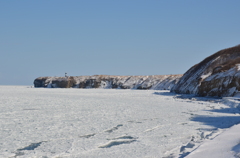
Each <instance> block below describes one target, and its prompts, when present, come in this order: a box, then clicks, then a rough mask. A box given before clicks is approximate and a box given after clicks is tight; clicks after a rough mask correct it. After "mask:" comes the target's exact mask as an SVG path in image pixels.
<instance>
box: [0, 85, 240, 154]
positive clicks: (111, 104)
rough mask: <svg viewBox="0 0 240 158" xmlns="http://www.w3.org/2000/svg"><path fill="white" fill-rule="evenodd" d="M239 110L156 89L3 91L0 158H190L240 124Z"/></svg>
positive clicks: (226, 102)
mask: <svg viewBox="0 0 240 158" xmlns="http://www.w3.org/2000/svg"><path fill="white" fill-rule="evenodd" d="M238 105H239V103H238V102H237V101H234V100H231V99H228V98H225V99H219V98H203V97H194V96H192V95H177V94H173V93H170V92H169V91H160V90H121V89H74V88H69V89H60V88H32V87H31V86H0V157H1V158H34V157H36V158H123V157H125V158H174V157H176V158H183V157H188V156H189V157H191V155H193V156H192V157H194V154H195V152H197V151H203V152H204V153H207V152H205V149H204V147H206V148H207V149H209V148H210V147H211V146H210V147H209V145H211V144H212V145H213V146H214V143H209V142H214V140H217V138H221V137H220V136H221V135H224V133H225V135H226V133H227V131H228V130H229V128H230V127H231V126H233V125H235V124H238V123H240V117H239V116H240V115H239V112H240V111H239V108H238ZM236 127H237V126H236ZM235 131H236V130H235ZM235 133H236V132H235ZM235 135H236V134H235ZM226 137H228V138H229V137H232V138H233V139H234V143H239V142H240V138H239V136H238V138H237V137H235V136H234V134H232V135H230V136H229V135H227V136H225V138H226ZM232 142H233V141H232ZM217 144H219V143H217ZM215 145H216V143H215ZM235 145H236V146H237V145H238V144H235ZM238 146H239V145H238ZM229 149H231V148H227V150H229ZM235 151H236V150H235ZM217 152H219V151H217ZM210 154H211V153H210ZM231 154H232V155H233V157H234V156H236V153H231ZM234 154H235V155H234ZM209 157H211V156H209ZM212 158H214V157H212Z"/></svg>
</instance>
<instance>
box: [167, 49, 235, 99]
mask: <svg viewBox="0 0 240 158" xmlns="http://www.w3.org/2000/svg"><path fill="white" fill-rule="evenodd" d="M171 91H172V92H175V93H185V94H197V95H200V96H217V97H230V96H235V95H238V93H239V91H240V45H237V46H235V47H231V48H227V49H223V50H220V51H218V52H217V53H215V54H213V55H211V56H209V57H207V58H206V59H204V60H203V61H201V62H200V63H198V64H196V65H194V66H193V67H191V68H190V69H189V70H188V71H187V72H186V73H185V74H184V75H183V77H182V78H181V79H180V80H179V82H178V83H177V84H176V85H174V86H173V87H172V89H171Z"/></svg>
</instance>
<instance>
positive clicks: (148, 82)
mask: <svg viewBox="0 0 240 158" xmlns="http://www.w3.org/2000/svg"><path fill="white" fill-rule="evenodd" d="M181 76H182V75H153V76H110V75H94V76H69V77H67V76H66V77H39V78H36V79H35V80H34V86H35V87H48V88H114V89H115V88H118V89H158V90H170V89H171V88H172V87H173V86H174V85H175V84H176V83H177V82H178V81H179V79H180V77H181Z"/></svg>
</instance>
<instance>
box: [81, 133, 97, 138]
mask: <svg viewBox="0 0 240 158" xmlns="http://www.w3.org/2000/svg"><path fill="white" fill-rule="evenodd" d="M95 135H96V134H95V133H93V134H87V135H83V136H79V137H80V138H90V137H93V136H95Z"/></svg>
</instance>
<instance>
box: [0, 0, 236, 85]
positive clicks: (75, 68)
mask: <svg viewBox="0 0 240 158" xmlns="http://www.w3.org/2000/svg"><path fill="white" fill-rule="evenodd" d="M239 6H240V1H239V0H229V1H226V0H211V1H209V0H196V1H193V0H184V1H179V0H169V1H167V0H166V1H164V0H121V1H120V0H119V1H116V0H115V1H114V0H101V1H100V0H41V1H32V0H21V1H19V0H11V1H9V0H8V1H4V0H0V55H1V57H0V85H33V81H34V79H35V78H37V77H43V76H64V74H65V72H67V73H68V75H69V76H83V75H100V74H101V75H121V76H122V75H167V74H183V73H185V72H186V71H187V70H188V69H189V68H190V67H191V66H193V65H195V64H197V63H199V62H200V61H202V60H203V59H204V58H206V57H208V56H209V55H211V54H213V53H215V52H217V51H219V50H221V49H224V48H228V47H232V46H235V45H238V44H240V41H239V35H240V29H239V28H240V20H239V15H240V10H239Z"/></svg>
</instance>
